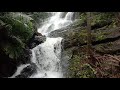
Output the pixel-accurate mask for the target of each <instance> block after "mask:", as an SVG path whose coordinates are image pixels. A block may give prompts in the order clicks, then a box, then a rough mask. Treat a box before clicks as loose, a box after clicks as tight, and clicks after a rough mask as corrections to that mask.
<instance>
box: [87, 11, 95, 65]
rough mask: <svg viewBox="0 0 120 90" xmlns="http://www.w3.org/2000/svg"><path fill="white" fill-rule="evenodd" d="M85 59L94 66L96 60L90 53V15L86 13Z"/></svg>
mask: <svg viewBox="0 0 120 90" xmlns="http://www.w3.org/2000/svg"><path fill="white" fill-rule="evenodd" d="M87 56H88V57H87V58H88V61H89V63H90V64H91V65H92V66H95V64H96V59H95V58H94V57H93V52H92V35H91V13H90V12H87Z"/></svg>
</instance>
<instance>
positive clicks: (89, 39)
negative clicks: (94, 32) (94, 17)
mask: <svg viewBox="0 0 120 90" xmlns="http://www.w3.org/2000/svg"><path fill="white" fill-rule="evenodd" d="M87 54H88V57H90V56H91V13H90V12H87Z"/></svg>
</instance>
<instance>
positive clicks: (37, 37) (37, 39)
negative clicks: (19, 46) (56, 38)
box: [28, 33, 46, 49]
mask: <svg viewBox="0 0 120 90" xmlns="http://www.w3.org/2000/svg"><path fill="white" fill-rule="evenodd" d="M45 41H46V36H44V35H42V34H41V33H34V34H33V36H32V38H31V39H30V40H29V43H28V47H29V48H30V49H32V48H34V47H36V46H37V45H39V44H41V43H43V42H45Z"/></svg>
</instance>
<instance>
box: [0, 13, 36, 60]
mask: <svg viewBox="0 0 120 90" xmlns="http://www.w3.org/2000/svg"><path fill="white" fill-rule="evenodd" d="M32 21H33V19H32V18H30V17H28V16H26V15H24V14H21V13H8V14H4V15H2V16H0V26H1V27H2V28H4V29H3V30H4V31H2V32H1V33H0V34H1V38H5V40H3V41H1V42H0V48H1V49H2V50H3V51H4V52H5V53H6V54H7V55H9V57H10V58H12V59H17V58H18V57H19V56H20V55H21V54H22V53H23V49H25V46H26V43H27V42H28V40H29V39H30V38H31V37H32V35H33V33H34V31H35V28H34V25H33V22H32ZM3 34H5V35H3Z"/></svg>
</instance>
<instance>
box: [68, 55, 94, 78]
mask: <svg viewBox="0 0 120 90" xmlns="http://www.w3.org/2000/svg"><path fill="white" fill-rule="evenodd" d="M83 58H85V55H81V56H78V55H74V56H73V58H72V59H71V60H70V61H69V62H70V65H69V68H68V69H69V71H70V74H69V76H68V77H70V78H95V71H94V69H93V68H92V67H91V66H90V65H89V64H84V63H82V62H83V60H84V59H83Z"/></svg>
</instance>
